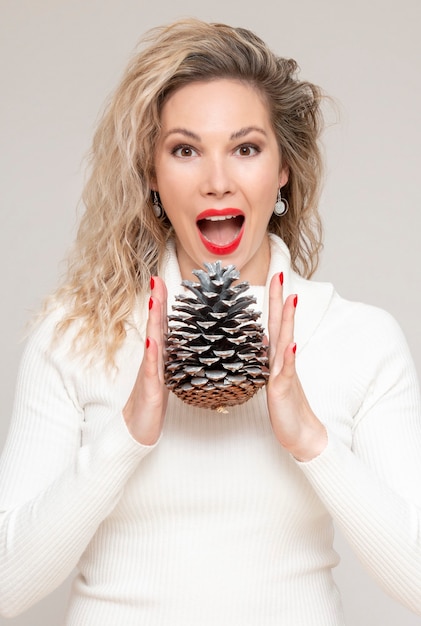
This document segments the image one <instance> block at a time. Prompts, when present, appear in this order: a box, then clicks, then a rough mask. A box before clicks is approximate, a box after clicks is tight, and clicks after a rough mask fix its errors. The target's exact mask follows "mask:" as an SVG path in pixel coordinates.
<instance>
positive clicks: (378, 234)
mask: <svg viewBox="0 0 421 626" xmlns="http://www.w3.org/2000/svg"><path fill="white" fill-rule="evenodd" d="M183 16H195V17H199V18H202V19H205V20H210V21H222V22H228V23H229V24H232V25H235V26H245V27H248V28H252V29H253V30H255V31H256V32H257V33H258V34H259V35H260V36H262V37H263V38H264V39H265V40H266V41H267V42H268V43H269V44H270V45H271V46H272V47H273V48H274V49H275V50H276V51H277V52H278V53H280V54H282V55H284V56H292V57H294V58H296V59H297V60H298V62H299V64H300V66H301V68H302V72H301V76H302V77H303V78H306V79H309V80H312V81H313V82H316V83H318V84H320V85H321V86H322V87H323V88H324V89H325V90H326V91H327V92H328V93H329V94H330V95H332V96H333V97H334V98H335V99H336V102H337V110H336V112H335V111H330V113H329V124H328V128H327V131H326V133H325V136H324V144H325V147H326V159H327V182H326V184H325V191H324V195H323V198H322V207H321V208H322V213H323V216H324V222H325V252H324V255H323V262H322V265H321V267H320V270H319V272H318V274H317V277H318V278H319V279H321V280H329V281H332V282H333V283H334V284H335V286H336V288H337V289H338V291H339V292H340V293H341V294H342V295H343V296H345V297H347V298H350V299H357V300H363V301H366V302H369V303H372V304H375V305H378V306H381V307H383V308H386V309H388V310H389V311H391V312H392V313H393V314H394V315H395V317H397V319H398V320H399V322H400V324H401V325H402V327H403V329H404V331H405V333H406V335H407V338H408V341H409V343H410V345H411V348H412V352H413V355H414V358H415V361H416V365H417V368H418V371H421V333H420V330H419V325H418V320H419V318H420V312H421V297H420V294H419V291H418V289H419V288H420V278H421V272H420V267H419V248H420V244H419V233H420V227H421V218H420V200H421V191H420V178H421V171H420V170H421V168H420V165H421V159H420V151H421V130H420V124H419V114H420V111H421V90H420V84H419V81H420V66H421V44H420V35H419V32H420V27H421V19H420V18H421V3H420V1H419V0H400V1H399V2H397V1H396V0H393V1H391V0H353V1H352V2H349V0H348V1H346V2H345V1H341V0H336V1H335V0H318V1H317V0H294V1H292V0H289V1H288V2H280V1H278V2H274V1H273V0H258V1H256V0H255V1H254V2H253V1H252V0H250V1H249V2H247V3H245V2H244V0H229V2H228V1H227V0H213V1H212V2H207V3H206V4H203V5H199V4H198V2H197V0H196V1H195V2H194V1H193V0H178V2H174V1H173V0H156V1H155V2H152V3H146V2H142V1H140V0H137V1H135V0H102V1H99V0H98V1H97V0H16V1H12V0H0V59H1V66H0V81H1V82H0V84H1V98H0V107H1V114H0V137H1V145H2V149H1V156H0V159H1V163H0V177H1V187H0V189H1V193H0V264H1V265H0V266H1V268H2V272H1V273H2V288H1V293H2V296H1V301H2V306H1V309H0V316H1V318H0V321H1V323H0V333H1V338H0V346H1V365H0V367H1V373H0V385H1V409H2V412H1V418H0V446H1V445H2V443H3V441H4V438H5V437H6V433H7V427H8V422H9V417H10V412H11V407H12V400H13V387H14V380H15V377H16V371H17V366H18V362H19V357H20V354H21V351H22V343H21V337H22V333H23V328H24V326H25V323H26V322H27V320H28V319H29V317H30V315H31V311H34V310H36V309H37V307H38V306H39V304H40V302H41V301H42V299H43V297H44V296H45V295H47V294H48V292H49V291H50V290H51V289H52V288H53V287H54V285H55V284H56V281H57V278H58V276H59V275H60V273H61V271H62V269H63V266H62V265H61V260H62V259H63V256H64V254H65V251H66V249H68V247H69V245H70V243H71V241H72V239H73V236H74V231H75V224H76V219H77V213H76V206H77V203H78V199H79V195H80V191H81V187H82V182H83V171H84V169H83V158H82V157H83V155H84V154H85V153H86V151H87V149H88V146H89V143H90V139H91V136H92V132H93V129H94V125H95V121H96V120H97V118H98V112H99V111H100V109H101V108H102V104H103V102H104V100H105V98H106V96H107V94H108V93H109V92H110V91H111V90H112V89H113V88H114V86H115V85H116V83H117V81H118V79H119V77H120V75H121V73H122V70H123V68H124V66H125V65H126V62H127V61H128V58H129V55H130V53H131V51H132V50H133V48H134V46H135V44H136V42H137V41H138V39H139V37H140V36H141V34H142V33H143V32H144V31H145V30H147V29H148V28H150V27H152V26H155V25H157V24H161V23H164V22H168V21H171V20H173V19H175V18H177V17H183ZM337 549H338V550H339V551H340V552H341V554H342V557H343V558H342V562H341V565H340V566H339V567H338V569H337V572H336V578H337V580H338V582H339V584H340V586H341V588H342V592H343V597H344V603H345V609H346V614H347V620H348V624H349V626H377V625H379V624H381V625H382V626H415V624H421V618H419V617H416V616H415V615H413V614H412V613H410V612H409V611H407V610H406V609H404V608H402V607H400V606H399V605H397V604H396V603H395V602H394V601H392V600H390V599H389V598H388V597H386V596H385V595H384V594H383V592H382V591H381V590H380V589H378V588H377V587H376V585H375V584H374V583H373V582H371V580H370V579H369V578H368V576H367V575H366V574H365V573H364V571H363V570H362V569H361V567H360V566H359V564H358V563H357V562H356V560H355V559H354V557H353V556H352V554H350V552H349V550H348V548H347V547H346V545H345V544H344V542H343V540H342V538H341V537H338V539H337ZM67 591H68V583H66V584H65V585H64V586H63V587H62V588H61V589H60V590H58V591H57V592H55V593H54V594H53V595H52V596H50V597H49V598H47V599H46V600H44V601H42V602H41V603H40V604H38V605H37V606H36V607H34V608H33V609H31V610H30V611H28V612H27V613H25V614H24V615H22V616H20V617H18V618H15V619H12V620H3V619H1V618H0V626H3V625H4V626H6V624H15V625H19V626H58V625H59V624H60V623H61V616H62V614H63V605H64V603H65V597H66V594H67ZM303 601H304V600H303ZM262 626H264V625H262ZM297 626H298V625H297Z"/></svg>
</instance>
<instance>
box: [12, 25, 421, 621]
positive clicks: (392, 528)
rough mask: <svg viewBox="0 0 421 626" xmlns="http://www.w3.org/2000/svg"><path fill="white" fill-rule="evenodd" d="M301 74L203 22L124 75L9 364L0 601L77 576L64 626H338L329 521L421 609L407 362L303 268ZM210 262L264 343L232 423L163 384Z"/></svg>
mask: <svg viewBox="0 0 421 626" xmlns="http://www.w3.org/2000/svg"><path fill="white" fill-rule="evenodd" d="M295 72H296V65H295V63H294V62H293V61H291V60H285V59H279V58H277V57H276V56H274V55H273V53H271V52H270V50H268V48H267V47H266V46H265V44H264V43H263V42H262V41H261V40H260V39H258V38H257V37H256V36H255V35H253V34H252V33H250V32H249V31H246V30H244V29H234V28H230V27H228V26H224V25H215V24H206V23H202V22H199V21H197V20H185V21H181V22H177V23H175V24H173V25H171V26H169V27H166V28H162V29H158V30H156V31H154V32H153V33H152V34H151V35H150V38H149V42H148V45H147V46H146V47H145V48H144V50H143V51H141V52H140V53H139V54H138V55H137V56H135V57H134V59H133V61H132V63H131V65H130V66H129V68H128V69H127V71H126V73H125V75H124V77H123V80H122V82H121V84H120V86H119V88H118V89H117V91H116V93H115V95H114V97H113V99H112V101H111V103H110V105H109V107H108V109H107V111H106V112H105V115H104V117H103V120H102V121H101V123H100V125H99V128H98V131H97V133H96V136H95V139H94V144H93V150H92V171H91V177H90V179H89V181H88V184H87V186H86V189H85V194H84V200H85V205H86V213H85V216H84V218H83V220H82V223H81V226H80V230H79V234H78V240H77V244H76V248H75V251H74V253H73V256H72V259H71V264H70V267H69V273H68V278H67V282H66V283H65V284H64V285H63V286H62V287H61V288H60V289H59V290H58V291H57V293H56V294H55V297H54V298H53V299H52V300H51V302H50V305H49V310H48V314H46V316H45V318H44V320H43V321H42V323H41V324H39V326H38V327H37V329H36V330H35V332H34V333H33V335H32V337H31V339H30V341H29V343H28V347H27V349H26V352H25V355H24V357H23V362H22V367H21V371H20V376H19V381H18V390H17V399H16V407H15V413H14V416H13V420H12V427H11V432H10V436H9V438H8V441H7V444H6V448H5V451H4V454H3V458H2V463H1V466H0V510H1V517H0V524H1V525H0V537H1V539H0V541H1V544H0V545H1V554H2V561H1V572H0V611H1V613H2V614H3V615H6V616H9V615H14V614H16V613H18V612H20V611H23V610H25V609H26V608H27V607H29V606H30V605H31V604H33V603H34V602H36V601H37V600H38V599H40V598H41V597H43V596H45V595H46V594H48V593H49V592H50V591H52V590H53V589H54V588H55V587H56V586H57V585H58V584H59V583H60V582H61V581H62V580H63V579H64V578H65V577H67V576H68V575H69V574H70V573H71V571H72V570H73V568H74V567H75V566H77V568H78V570H79V573H78V576H77V577H76V579H75V582H74V585H73V590H72V595H71V599H70V604H69V607H68V610H67V615H66V621H65V623H66V624H67V625H77V626H82V625H85V624H86V625H88V624H89V625H90V626H92V625H94V624H98V625H101V626H107V625H112V626H116V625H117V624H125V625H130V624H133V625H134V624H136V625H137V624H142V623H145V624H146V623H147V624H151V625H154V626H155V625H158V624H159V625H167V624H171V625H175V624H183V625H185V624H193V623H199V624H201V625H207V624H209V625H210V624H212V626H214V625H215V624H219V625H225V624H226V625H229V626H233V625H236V624H238V625H239V624H241V625H242V626H243V625H246V624H250V625H251V624H253V625H257V624H259V625H260V624H264V625H265V626H270V625H272V624H273V625H275V624H284V625H286V624H287V625H290V626H297V624H300V626H304V625H311V626H315V625H318V624H320V626H322V625H323V626H328V625H329V626H330V625H332V626H333V625H335V626H336V625H339V624H343V623H344V619H343V615H342V609H341V603H340V597H339V594H338V591H337V589H336V586H335V584H334V581H333V578H332V573H331V571H332V568H333V567H334V566H335V565H336V564H337V561H338V558H337V555H336V554H335V552H334V550H333V548H332V539H333V531H332V521H334V522H335V523H336V524H337V525H338V526H339V527H341V529H342V530H343V532H344V533H345V535H346V537H347V538H348V540H349V542H350V544H351V545H352V547H353V548H354V550H355V552H356V553H357V555H358V557H359V558H360V559H361V561H362V562H363V563H364V564H365V566H366V567H367V568H368V569H369V571H370V572H371V573H372V575H373V576H374V577H375V578H376V579H377V581H378V582H379V584H380V585H381V586H382V587H383V588H384V589H385V590H386V591H387V592H388V593H390V594H391V595H393V596H394V597H395V598H396V599H397V600H399V601H401V602H402V603H404V604H405V605H406V606H408V607H409V608H410V609H412V610H413V611H415V612H418V613H420V614H421V583H420V581H421V558H420V541H421V540H420V536H421V534H420V532H419V528H420V521H421V514H420V505H421V494H420V490H419V487H418V476H419V475H420V471H421V456H420V455H419V449H420V444H421V420H420V401H419V395H418V387H417V380H416V376H415V372H414V367H413V364H412V361H411V358H410V356H409V353H408V349H407V347H406V344H405V341H404V339H403V337H402V334H401V332H400V330H399V328H397V325H396V323H395V322H394V321H393V320H392V319H391V318H390V316H389V315H387V314H386V313H384V312H382V311H380V310H377V309H375V308H373V307H368V306H364V305H361V304H356V303H350V302H346V301H344V300H342V299H341V298H340V297H339V296H338V295H337V294H336V293H335V291H334V290H333V288H332V286H331V285H329V284H321V283H316V282H310V281H309V280H307V279H308V278H309V277H310V276H311V274H312V272H313V271H314V269H315V267H316V264H317V256H318V252H319V249H320V225H319V217H318V214H317V197H318V183H319V180H320V172H321V165H320V154H319V150H318V146H317V140H318V136H319V133H320V129H321V115H320V102H321V93H320V91H319V90H318V89H317V88H316V87H315V86H313V85H311V84H309V83H306V82H300V81H299V80H298V79H297V78H296V76H295ZM286 203H288V205H289V211H288V212H287V213H286V214H284V215H281V216H279V215H277V214H279V213H285V209H286V206H287V204H286ZM275 207H276V212H275V213H274V208H275ZM217 259H221V260H222V261H223V262H224V264H226V265H228V264H234V265H235V266H236V267H237V268H238V270H239V271H240V274H241V279H242V280H247V281H249V282H250V283H251V285H252V286H251V291H252V293H253V295H254V296H255V297H256V300H257V307H258V308H259V310H261V311H262V323H263V325H264V327H265V328H266V329H267V334H268V337H269V345H270V347H269V370H270V375H269V380H268V384H267V387H266V389H265V390H260V391H259V392H258V393H257V394H256V395H255V396H254V397H253V398H252V399H251V400H249V401H248V402H246V403H245V404H242V405H239V406H235V407H232V408H231V409H230V410H229V413H228V414H219V413H216V412H213V411H209V410H208V409H200V408H195V407H191V406H189V405H187V404H184V403H183V402H182V401H181V400H180V399H178V398H176V397H175V395H174V394H172V393H171V394H168V391H167V389H166V387H165V384H164V369H165V356H164V352H165V334H166V319H167V313H166V311H167V306H168V307H171V305H172V304H173V303H174V301H175V297H176V295H177V294H178V293H179V292H180V291H181V286H180V283H181V280H182V278H184V279H191V271H192V270H193V269H195V268H199V267H201V266H202V265H203V263H204V262H212V261H215V260H217Z"/></svg>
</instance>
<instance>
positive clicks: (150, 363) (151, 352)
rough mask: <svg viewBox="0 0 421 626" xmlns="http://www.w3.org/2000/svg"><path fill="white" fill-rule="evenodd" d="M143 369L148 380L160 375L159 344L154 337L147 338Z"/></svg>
mask: <svg viewBox="0 0 421 626" xmlns="http://www.w3.org/2000/svg"><path fill="white" fill-rule="evenodd" d="M142 369H143V375H144V376H146V378H156V376H157V374H158V344H157V342H156V340H155V339H154V338H153V337H149V336H148V337H146V341H145V353H144V357H143V364H142Z"/></svg>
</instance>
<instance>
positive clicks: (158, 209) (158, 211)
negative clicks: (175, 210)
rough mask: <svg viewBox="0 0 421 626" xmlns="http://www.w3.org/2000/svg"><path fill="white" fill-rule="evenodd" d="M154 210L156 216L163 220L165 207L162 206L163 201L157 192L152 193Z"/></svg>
mask: <svg viewBox="0 0 421 626" xmlns="http://www.w3.org/2000/svg"><path fill="white" fill-rule="evenodd" d="M152 208H153V212H154V214H155V216H156V217H157V218H158V219H159V220H162V218H163V217H164V215H165V212H164V207H163V206H162V204H161V200H160V198H159V193H158V192H157V191H153V192H152Z"/></svg>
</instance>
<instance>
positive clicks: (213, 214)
mask: <svg viewBox="0 0 421 626" xmlns="http://www.w3.org/2000/svg"><path fill="white" fill-rule="evenodd" d="M244 221H245V220H244V215H243V214H242V213H241V212H240V211H239V210H238V209H223V210H222V211H216V210H213V209H210V210H208V211H204V212H203V213H201V214H200V215H199V216H198V219H197V222H196V224H197V228H198V230H199V235H200V238H201V240H202V243H203V245H204V246H205V247H206V249H207V250H208V251H209V252H211V253H212V254H218V255H219V254H232V252H234V250H236V249H237V248H238V246H239V245H240V241H241V238H242V236H243V232H244Z"/></svg>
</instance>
